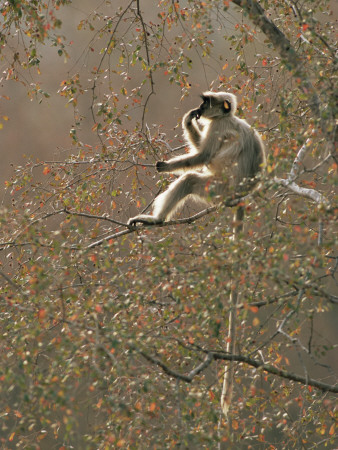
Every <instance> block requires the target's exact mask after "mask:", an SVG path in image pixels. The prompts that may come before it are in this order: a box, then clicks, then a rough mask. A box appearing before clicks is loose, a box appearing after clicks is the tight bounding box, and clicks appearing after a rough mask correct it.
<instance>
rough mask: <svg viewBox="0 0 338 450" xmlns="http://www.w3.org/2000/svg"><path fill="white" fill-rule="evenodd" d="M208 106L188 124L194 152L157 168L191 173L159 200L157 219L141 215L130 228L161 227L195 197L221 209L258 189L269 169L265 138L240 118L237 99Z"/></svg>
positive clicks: (214, 100)
mask: <svg viewBox="0 0 338 450" xmlns="http://www.w3.org/2000/svg"><path fill="white" fill-rule="evenodd" d="M202 100H203V102H202V104H201V105H200V106H199V107H198V108H197V109H192V110H191V111H189V112H187V113H186V114H185V116H184V117H183V121H182V127H183V130H184V137H185V139H186V141H187V143H188V144H189V147H190V152H189V153H188V154H186V155H182V156H178V157H176V158H172V159H170V160H169V161H158V162H157V163H156V169H157V171H158V172H177V171H185V172H186V173H184V174H183V175H181V176H180V177H179V178H178V179H177V180H176V181H174V182H173V183H171V185H170V186H169V188H168V189H167V190H166V191H165V192H163V193H162V194H160V195H159V196H158V197H157V198H156V200H155V202H154V210H153V215H148V214H140V215H138V216H135V217H133V218H131V219H129V221H128V225H130V226H134V225H135V224H136V223H138V222H140V223H143V224H160V223H162V222H164V221H165V220H169V219H170V218H171V217H172V216H173V214H174V213H175V211H176V210H177V209H178V208H179V207H181V206H182V205H183V203H184V202H185V201H186V199H188V198H189V197H190V198H191V197H192V198H197V199H199V200H202V201H204V202H211V203H215V200H216V202H217V201H218V202H219V201H220V197H224V196H226V195H227V194H228V195H229V196H233V195H237V196H238V195H239V196H240V195H241V194H242V195H243V194H245V193H247V192H248V191H249V190H250V189H252V187H253V186H254V185H255V184H256V183H257V174H258V173H259V172H260V170H261V169H262V167H263V166H264V164H265V153H264V146H263V143H262V140H261V138H260V136H259V134H258V133H257V132H256V131H255V130H254V129H253V128H251V126H250V125H249V124H248V123H247V122H246V121H245V120H243V119H239V118H238V117H237V116H236V115H235V112H236V107H237V99H236V97H235V95H233V94H229V93H227V92H205V93H204V94H203V95H202Z"/></svg>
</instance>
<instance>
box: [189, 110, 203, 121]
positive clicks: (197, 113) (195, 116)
mask: <svg viewBox="0 0 338 450" xmlns="http://www.w3.org/2000/svg"><path fill="white" fill-rule="evenodd" d="M189 117H190V120H192V119H196V120H198V119H199V118H200V117H201V109H200V108H197V109H193V110H191V111H190V113H189Z"/></svg>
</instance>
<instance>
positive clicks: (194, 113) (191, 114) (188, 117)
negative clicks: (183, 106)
mask: <svg viewBox="0 0 338 450" xmlns="http://www.w3.org/2000/svg"><path fill="white" fill-rule="evenodd" d="M200 117H201V110H200V108H197V109H192V110H191V111H188V112H187V113H186V114H185V115H184V117H183V126H190V125H191V122H192V120H193V119H196V120H198V119H199V118H200Z"/></svg>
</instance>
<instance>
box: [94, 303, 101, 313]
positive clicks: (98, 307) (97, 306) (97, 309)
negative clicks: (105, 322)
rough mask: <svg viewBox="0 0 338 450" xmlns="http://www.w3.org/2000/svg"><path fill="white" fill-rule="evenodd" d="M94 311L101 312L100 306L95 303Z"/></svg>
mask: <svg viewBox="0 0 338 450" xmlns="http://www.w3.org/2000/svg"><path fill="white" fill-rule="evenodd" d="M95 311H96V312H98V313H102V306H100V305H95Z"/></svg>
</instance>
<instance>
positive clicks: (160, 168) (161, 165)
mask: <svg viewBox="0 0 338 450" xmlns="http://www.w3.org/2000/svg"><path fill="white" fill-rule="evenodd" d="M156 170H157V172H170V170H169V169H168V163H167V162H165V161H157V162H156Z"/></svg>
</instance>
